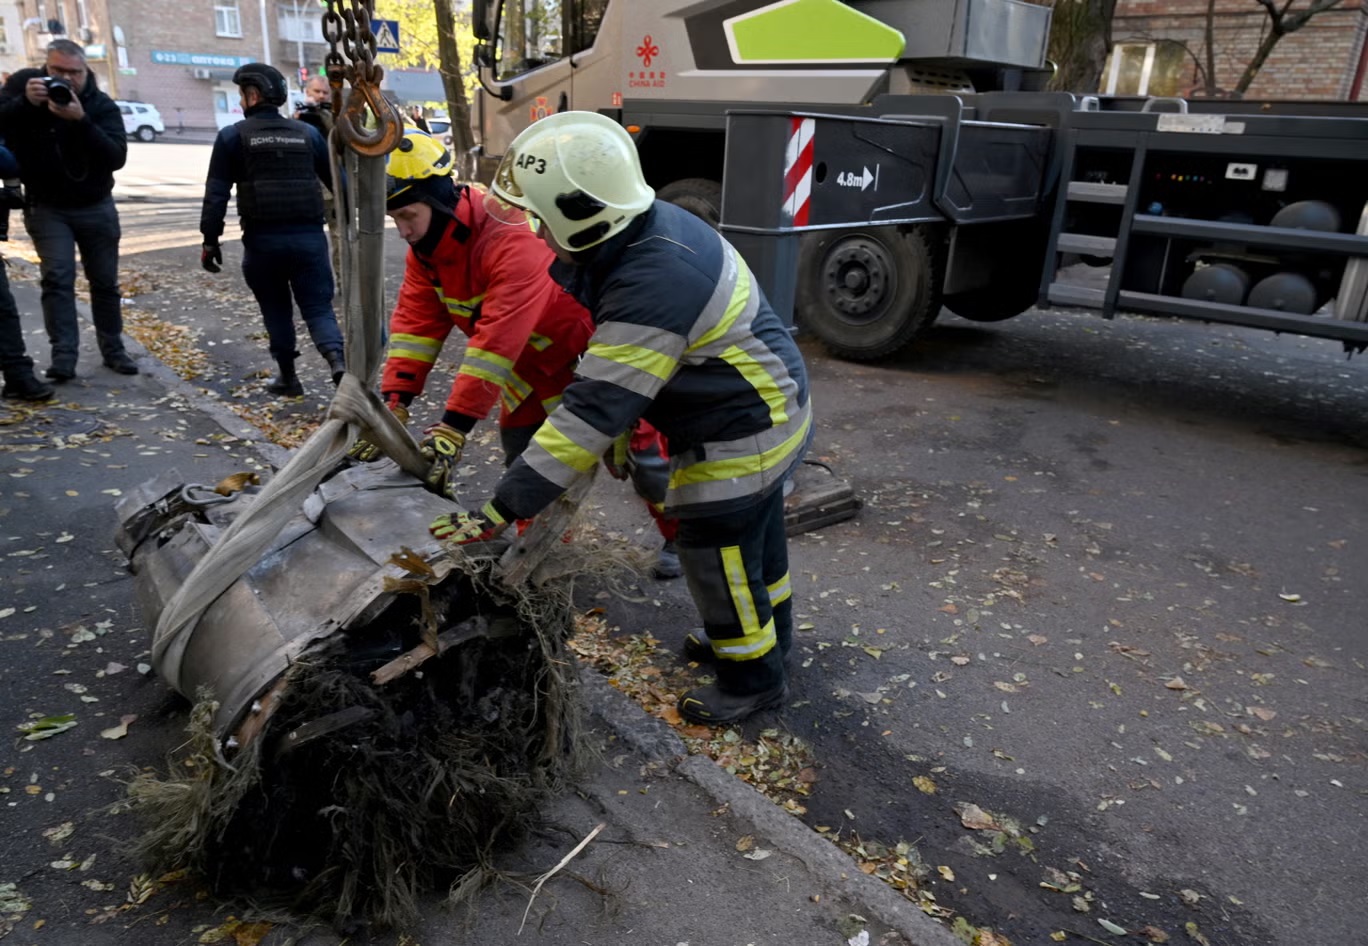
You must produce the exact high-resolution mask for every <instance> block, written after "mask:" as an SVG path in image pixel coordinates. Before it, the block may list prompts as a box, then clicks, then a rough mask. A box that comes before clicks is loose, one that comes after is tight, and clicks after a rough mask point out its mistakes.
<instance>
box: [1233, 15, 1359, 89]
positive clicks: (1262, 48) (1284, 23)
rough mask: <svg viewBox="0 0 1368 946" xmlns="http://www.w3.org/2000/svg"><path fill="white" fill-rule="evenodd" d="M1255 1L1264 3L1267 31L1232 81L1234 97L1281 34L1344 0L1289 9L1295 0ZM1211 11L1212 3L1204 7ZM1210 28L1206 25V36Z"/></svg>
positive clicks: (1248, 83) (1255, 73) (1254, 74)
mask: <svg viewBox="0 0 1368 946" xmlns="http://www.w3.org/2000/svg"><path fill="white" fill-rule="evenodd" d="M1255 2H1257V3H1258V4H1259V6H1261V7H1263V11H1264V14H1265V15H1266V16H1267V19H1268V22H1267V23H1265V24H1264V26H1265V29H1266V30H1267V32H1265V33H1264V34H1263V38H1262V39H1261V40H1260V41H1259V48H1258V49H1256V50H1255V51H1254V55H1253V57H1252V58H1251V59H1250V60H1249V63H1248V64H1247V65H1246V66H1245V67H1244V72H1243V73H1242V74H1241V75H1240V81H1239V82H1237V83H1235V90H1234V93H1233V94H1234V96H1235V97H1236V98H1243V97H1244V94H1245V93H1246V92H1248V91H1249V87H1250V86H1251V85H1253V84H1254V79H1255V77H1257V76H1258V74H1259V70H1260V69H1262V68H1263V66H1264V63H1265V62H1267V61H1268V55H1269V53H1271V52H1273V47H1274V46H1277V45H1278V43H1279V42H1280V41H1281V40H1282V38H1283V37H1284V36H1287V35H1288V34H1290V33H1295V32H1297V30H1299V29H1301V28H1302V27H1303V26H1305V25H1306V24H1307V23H1310V22H1311V20H1312V18H1313V17H1316V16H1319V15H1320V14H1322V13H1325V12H1326V11H1327V10H1333V9H1334V8H1335V7H1337V6H1339V5H1340V4H1341V3H1342V2H1343V0H1311V3H1310V5H1309V6H1307V7H1305V8H1304V9H1301V10H1293V9H1292V4H1293V3H1294V2H1295V0H1286V2H1285V3H1283V4H1282V6H1279V5H1278V3H1277V0H1255ZM1213 15H1214V4H1213V5H1211V6H1209V7H1208V9H1207V16H1208V18H1210V17H1212V16H1213ZM1210 32H1211V30H1210V28H1208V36H1209V35H1210Z"/></svg>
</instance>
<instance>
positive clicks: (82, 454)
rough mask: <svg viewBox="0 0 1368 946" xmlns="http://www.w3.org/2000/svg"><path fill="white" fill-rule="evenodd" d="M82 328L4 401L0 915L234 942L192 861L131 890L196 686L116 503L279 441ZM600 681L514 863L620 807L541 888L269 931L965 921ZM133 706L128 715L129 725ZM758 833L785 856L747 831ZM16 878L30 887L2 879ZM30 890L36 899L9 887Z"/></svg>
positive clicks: (674, 937)
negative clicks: (157, 613)
mask: <svg viewBox="0 0 1368 946" xmlns="http://www.w3.org/2000/svg"><path fill="white" fill-rule="evenodd" d="M14 290H15V297H16V300H17V302H18V304H19V309H20V311H21V312H23V313H26V319H25V325H26V328H28V329H30V330H31V331H30V334H29V335H28V336H27V338H28V342H29V350H30V354H31V355H32V356H34V360H35V361H36V362H37V364H38V365H39V368H40V370H41V368H42V367H44V366H45V365H46V364H47V353H46V348H47V346H46V340H45V339H44V338H43V337H42V333H41V330H37V329H38V327H39V325H40V323H41V319H39V318H38V317H37V315H36V313H37V312H38V293H37V289H36V287H35V286H32V285H28V284H22V283H20V284H16V285H15V287H14ZM32 330H37V331H32ZM85 341H86V347H85V349H84V350H83V351H82V357H81V363H80V365H79V366H78V373H79V376H78V378H77V379H76V380H75V381H73V382H71V383H68V384H66V385H63V386H62V387H61V388H60V389H59V397H58V399H57V400H56V401H53V402H52V403H51V404H49V405H44V406H40V407H36V408H34V407H30V406H21V405H18V404H16V403H15V402H5V404H4V405H3V411H0V474H3V475H2V476H0V521H3V524H4V530H3V538H4V556H5V565H6V576H7V580H6V582H5V589H4V591H3V592H0V648H3V649H0V693H3V696H0V706H3V708H4V710H5V713H4V718H5V719H7V720H8V721H9V726H10V727H11V729H10V733H11V736H12V737H13V738H12V739H11V741H10V742H9V743H8V746H9V749H8V752H7V754H6V758H5V762H4V764H3V765H0V772H2V777H0V792H3V793H4V795H5V798H4V802H5V806H6V807H5V812H6V815H7V817H8V821H9V824H8V830H6V831H5V832H4V837H3V840H0V864H3V865H4V866H3V868H0V905H5V904H8V905H9V906H7V908H6V909H7V911H8V912H0V937H3V936H4V935H5V933H6V932H8V930H7V928H6V924H7V923H8V924H12V927H13V932H11V933H10V935H11V936H13V941H14V942H16V943H20V944H29V943H37V942H42V943H48V944H52V943H57V944H63V946H65V944H72V946H75V944H82V946H84V944H105V943H110V944H113V943H125V942H128V941H129V936H130V931H132V935H134V936H138V937H140V938H141V939H142V940H143V941H145V942H147V943H172V942H178V943H179V942H210V941H218V940H209V939H204V938H203V937H204V936H206V935H209V932H212V931H213V930H215V929H218V928H221V927H223V924H224V923H225V922H226V921H228V920H229V919H230V917H231V915H232V913H233V911H232V910H230V909H228V908H226V907H223V906H222V905H221V904H218V903H216V902H215V901H214V900H213V899H212V898H203V897H200V896H199V895H198V894H199V892H200V891H199V889H198V886H197V885H196V883H195V881H194V880H193V879H192V878H185V879H181V880H170V881H168V880H166V879H164V878H162V879H158V878H152V879H150V884H151V887H152V893H151V895H150V896H149V897H147V898H146V900H145V901H144V902H142V903H141V904H137V905H133V904H130V902H129V897H128V895H129V892H130V889H132V890H133V891H134V895H133V899H134V900H136V899H137V898H138V895H139V892H145V891H146V890H147V888H148V884H149V880H148V879H138V875H139V874H140V871H141V867H140V866H139V865H138V864H136V863H135V862H133V861H131V860H130V859H129V858H128V857H127V856H126V854H125V853H124V851H125V850H126V848H127V844H128V842H129V840H130V839H132V838H133V837H135V836H136V834H137V831H138V826H137V824H136V822H135V821H134V820H133V818H132V817H131V816H130V815H129V814H127V813H126V812H125V813H113V812H112V811H111V809H110V806H111V805H113V804H114V803H116V802H117V801H118V800H119V799H120V797H121V793H122V785H121V782H122V780H124V779H126V778H127V777H128V775H129V774H130V773H131V772H132V771H133V770H134V769H137V768H140V767H147V766H154V767H155V766H160V765H161V764H162V762H163V760H164V758H165V756H166V755H167V754H168V753H170V752H172V751H173V750H174V749H175V747H176V746H177V745H178V744H179V743H180V741H181V739H182V735H181V734H182V730H183V727H184V725H185V722H186V709H187V704H186V702H185V701H184V700H182V699H181V698H179V697H177V696H175V695H174V694H173V693H171V692H170V690H169V689H168V688H167V686H166V685H165V684H164V683H162V682H161V681H160V680H158V679H156V678H155V676H153V675H152V674H150V673H149V672H147V671H146V669H145V668H146V662H147V661H148V659H149V658H148V648H149V635H148V632H147V630H146V629H144V628H143V627H142V626H141V624H140V621H139V617H138V612H137V609H136V606H135V602H134V601H133V600H132V592H133V584H132V581H131V577H130V576H129V574H128V573H127V570H126V568H125V562H124V559H123V557H122V555H121V554H120V553H119V552H118V550H117V549H116V548H114V545H113V541H112V532H113V529H114V513H113V505H114V502H115V499H116V497H117V496H118V495H119V494H120V493H121V492H124V491H127V490H128V489H130V488H132V487H134V486H136V485H137V484H140V483H142V482H144V481H145V480H147V479H149V478H151V477H152V476H153V475H155V474H158V473H161V472H164V471H166V470H168V469H176V470H178V471H179V472H180V474H181V476H182V477H183V478H184V479H185V480H186V481H187V482H205V483H213V482H215V481H217V480H218V479H220V478H222V477H223V476H226V475H228V474H230V473H233V472H237V471H240V470H248V469H260V470H263V471H267V470H268V469H269V467H270V465H271V464H272V463H279V462H280V461H281V459H282V451H280V450H279V448H275V447H273V446H272V445H270V444H266V443H263V442H260V441H259V440H257V439H256V437H257V436H258V435H257V434H254V433H253V428H250V427H248V426H247V425H246V424H245V423H244V422H242V421H241V420H239V419H238V418H237V417H236V416H234V415H232V414H230V413H228V412H227V411H225V410H223V409H222V408H220V407H217V406H216V405H214V404H212V403H209V402H205V401H204V400H203V399H201V398H200V397H199V396H198V395H197V394H196V392H195V391H194V390H193V389H192V388H191V387H190V386H189V385H186V384H184V383H183V382H181V381H180V380H179V379H178V378H176V377H175V376H174V375H172V374H171V373H170V372H169V370H167V369H166V368H164V367H162V366H161V365H160V364H159V363H157V362H156V361H155V360H153V359H152V358H151V357H150V356H148V355H147V353H146V352H145V351H144V350H142V348H141V347H140V346H138V345H137V344H136V343H135V342H131V340H130V351H131V352H132V353H133V354H134V356H135V358H136V359H137V360H138V362H139V365H140V367H142V369H143V374H141V375H139V376H137V377H132V378H126V377H123V376H120V375H116V374H114V373H112V372H110V371H108V370H107V369H105V368H104V367H103V366H102V365H101V364H100V360H99V357H98V354H96V353H95V352H94V350H93V348H92V342H93V333H92V332H91V331H90V329H89V322H88V317H87V320H86V322H85ZM584 681H585V689H586V691H587V693H588V695H589V701H590V703H591V705H592V708H593V720H592V726H591V739H592V741H593V744H594V746H595V747H597V748H598V749H599V761H598V762H597V763H596V764H595V765H593V766H591V767H590V769H589V771H587V772H586V774H585V776H584V778H583V780H582V781H581V783H580V784H579V785H578V786H577V792H575V793H570V794H567V795H566V796H565V797H563V798H561V799H558V800H557V801H555V802H554V803H553V804H551V805H550V806H549V808H548V810H547V811H546V825H547V830H546V831H544V832H542V833H540V834H539V835H534V836H533V837H532V838H531V839H530V840H529V841H527V842H526V843H524V844H523V845H522V846H520V847H519V848H517V849H515V850H513V851H509V852H506V853H505V854H504V855H503V856H502V857H501V859H500V863H501V865H502V866H504V867H506V868H508V869H510V870H515V871H517V870H521V871H526V872H529V873H531V874H533V875H536V874H541V873H543V872H545V871H547V870H549V869H551V868H552V867H553V866H555V865H556V864H557V863H558V862H559V861H560V860H561V858H563V857H564V856H565V855H566V854H567V853H568V852H569V851H570V850H571V849H572V848H573V847H574V846H575V845H576V844H577V843H578V842H579V841H580V839H582V838H583V837H585V836H586V835H587V834H589V832H590V831H591V830H593V828H594V826H595V825H597V824H598V823H600V822H604V823H606V825H607V827H606V828H605V829H604V830H603V832H602V833H601V834H600V835H599V836H598V838H597V839H596V840H595V841H594V842H593V843H591V844H590V845H589V846H588V847H586V848H585V849H584V851H583V852H581V853H580V854H579V855H578V856H577V857H576V858H575V859H574V860H573V861H572V862H571V863H570V864H569V865H568V866H567V868H566V869H565V870H563V871H561V872H560V873H558V874H557V875H556V876H555V877H553V878H552V879H551V880H550V881H548V882H547V883H546V885H545V886H544V887H543V888H542V890H541V892H540V893H539V895H538V896H537V898H536V900H535V901H534V902H533V903H532V905H531V908H530V910H528V900H529V894H528V891H526V890H523V889H518V888H514V887H512V886H510V885H500V886H496V887H494V888H492V889H490V890H489V891H488V892H487V893H486V894H485V895H484V896H483V897H482V899H481V900H480V901H479V904H478V907H477V909H476V910H475V911H471V912H469V913H466V912H456V913H453V912H450V911H448V910H445V909H443V908H442V907H441V905H440V897H433V898H432V900H431V903H430V908H429V909H426V910H425V912H424V918H423V920H422V922H421V923H420V924H419V925H418V926H417V928H415V929H412V930H409V931H408V933H409V935H410V936H411V937H412V938H411V939H408V940H401V939H400V937H399V934H396V933H385V934H377V935H376V936H375V937H374V938H367V937H365V936H361V937H358V936H355V935H353V936H350V937H345V938H344V937H341V936H339V935H336V934H333V933H331V932H322V931H313V932H305V933H303V934H302V935H301V933H300V931H299V930H297V929H296V930H290V929H287V928H285V927H276V928H274V929H272V930H271V931H270V932H269V933H268V934H267V936H266V938H265V939H264V940H262V941H263V942H265V943H267V944H284V943H285V942H287V941H289V940H290V937H291V936H294V937H296V938H295V939H294V941H295V942H298V943H301V944H309V946H322V944H334V943H340V942H343V941H346V942H350V943H359V942H374V943H397V942H401V941H403V942H419V943H435V942H471V943H489V944H495V943H506V942H511V941H512V940H513V939H514V938H515V937H516V936H517V934H518V931H519V928H520V925H521V924H522V921H523V916H524V912H525V911H526V913H527V917H526V929H525V930H524V931H523V934H522V935H523V937H525V939H526V940H527V941H528V942H537V943H546V944H552V946H562V944H564V946H571V944H577V946H578V944H585V943H589V944H596V946H598V944H641V946H676V944H682V943H688V944H691V946H733V944H735V946H747V944H757V946H758V944H762V943H776V944H778V943H788V944H796V946H806V944H833V946H840V944H844V943H846V942H847V941H848V940H849V939H850V938H851V937H855V942H857V943H858V942H869V943H888V944H894V943H910V944H915V946H951V944H955V943H958V942H959V940H957V939H955V938H954V937H952V936H951V935H950V934H949V933H948V932H946V931H945V929H944V928H943V927H941V926H939V925H938V924H936V923H935V922H934V921H932V920H930V919H929V918H927V917H926V916H925V915H924V914H922V913H921V911H920V910H918V909H917V908H916V907H915V906H913V905H912V904H911V903H909V902H908V901H906V900H904V899H903V898H902V897H900V896H899V895H898V894H896V893H895V892H893V891H892V890H891V889H890V888H888V887H886V886H885V885H884V884H883V883H882V882H880V881H877V880H874V879H873V878H870V877H867V876H865V875H864V874H861V873H860V872H859V871H858V870H857V869H856V867H855V865H854V864H853V863H852V862H851V860H850V859H849V858H848V857H846V856H845V855H844V854H842V853H841V852H840V851H839V850H837V849H836V848H835V846H834V845H832V844H831V843H829V842H828V841H826V840H823V839H822V838H820V837H819V836H818V835H816V834H815V833H813V832H812V831H810V830H808V829H807V828H806V827H804V826H803V824H802V823H801V822H799V821H798V820H797V819H795V818H793V817H791V816H790V815H787V814H785V813H783V812H782V811H781V810H780V809H778V808H777V807H776V806H774V805H773V804H771V803H770V802H768V801H767V800H765V799H764V798H762V797H761V796H760V795H758V794H757V793H756V792H755V791H753V790H752V789H751V788H749V787H748V786H746V785H745V784H743V783H742V782H740V781H738V780H736V779H734V778H732V777H730V776H728V775H726V773H724V772H723V771H722V770H721V769H719V768H718V767H717V766H716V765H714V764H713V763H712V762H711V761H709V760H707V759H704V758H700V757H689V756H688V755H687V754H686V753H685V751H684V748H683V745H682V744H681V743H680V742H679V740H678V739H677V737H676V736H675V735H674V733H673V731H672V730H670V729H669V728H668V727H666V726H665V725H664V724H663V723H660V722H658V721H657V720H654V719H651V718H648V717H646V716H645V715H644V714H643V713H642V712H641V710H640V709H639V708H638V707H637V706H636V705H635V704H633V703H631V702H630V701H628V700H627V699H626V698H625V697H623V696H621V695H620V694H618V693H617V692H616V691H614V690H612V689H611V688H610V687H609V686H608V685H607V684H606V682H604V681H603V680H602V678H601V677H599V676H598V675H597V674H594V673H586V674H585V675H584ZM66 713H72V714H75V716H76V723H77V725H76V726H75V727H74V728H73V729H70V730H68V731H66V732H63V733H60V734H59V735H56V736H54V737H53V738H51V739H47V740H43V741H37V742H27V741H23V740H22V738H18V737H19V734H18V733H16V732H15V731H14V729H13V727H15V726H18V725H19V724H20V723H22V722H24V721H26V720H28V719H30V718H34V717H42V716H50V715H58V714H66ZM121 725H126V729H127V735H126V737H119V736H118V734H119V727H120V726H121ZM746 835H751V836H753V837H754V848H759V849H763V850H766V851H769V852H771V854H770V856H768V857H765V858H763V859H755V858H754V857H746V856H745V855H743V854H742V853H741V852H739V851H738V850H737V842H738V841H739V840H740V839H741V838H742V837H744V836H746ZM754 848H752V851H753V850H754ZM572 875H578V876H579V877H581V878H584V879H585V880H587V881H590V882H592V883H593V884H594V885H596V886H597V887H599V888H604V889H606V890H608V891H610V893H609V894H608V895H607V896H604V895H602V894H601V893H599V892H595V891H594V890H591V889H590V888H589V887H588V886H585V885H584V884H582V883H579V882H576V880H575V879H574V877H573V876H572ZM6 884H14V885H16V888H17V889H16V891H15V892H14V893H10V894H6V893H5V889H6V888H5V887H4V885H6ZM15 897H18V898H20V899H19V900H15V899H14V898H15ZM23 902H27V904H28V906H27V908H26V909H23V908H19V909H15V908H14V907H15V905H18V906H19V907H22V903H23ZM239 915H240V914H239ZM852 915H853V916H854V917H856V918H857V919H852ZM862 930H864V931H867V932H868V939H867V940H861V939H860V938H859V935H858V934H859V933H860V931H862ZM206 931H209V932H206ZM232 939H233V937H232V936H227V937H226V938H225V939H224V940H223V941H225V942H226V941H231V940H232ZM241 941H242V940H239V942H241Z"/></svg>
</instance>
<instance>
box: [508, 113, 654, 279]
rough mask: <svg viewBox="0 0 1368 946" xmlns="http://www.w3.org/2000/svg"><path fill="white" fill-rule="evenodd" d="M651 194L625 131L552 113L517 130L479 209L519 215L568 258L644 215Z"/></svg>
mask: <svg viewBox="0 0 1368 946" xmlns="http://www.w3.org/2000/svg"><path fill="white" fill-rule="evenodd" d="M654 200H655V191H654V190H652V189H651V188H650V187H649V186H648V185H647V184H646V178H645V176H644V175H643V174H642V173H641V159H640V158H639V157H638V156H637V150H636V144H635V143H634V142H633V141H632V137H631V135H629V134H628V133H627V129H625V128H623V127H622V126H621V125H619V124H618V123H617V122H615V121H613V120H612V119H611V118H608V117H607V116H605V115H600V114H598V113H597V112H559V113H557V114H555V115H548V116H547V117H546V118H543V119H541V120H540V121H537V122H535V123H533V124H532V125H530V126H529V127H528V128H526V129H524V130H523V132H522V133H521V134H519V135H518V137H516V138H514V139H513V141H512V143H511V144H510V145H509V146H508V152H507V153H506V154H505V155H504V157H503V160H502V161H501V162H500V163H499V168H498V170H497V171H496V172H495V173H494V183H493V186H492V188H491V190H490V196H489V199H488V200H487V201H486V209H488V210H489V212H490V213H491V214H492V215H494V216H495V217H498V216H499V208H498V207H497V206H491V205H497V204H499V203H502V204H503V205H504V209H503V213H504V215H505V216H506V215H507V207H508V206H509V205H511V206H513V207H517V208H519V209H521V210H525V211H527V212H528V213H530V214H533V215H534V216H536V217H537V218H538V219H539V220H541V222H542V225H543V226H545V227H546V228H547V229H548V230H549V231H550V233H551V236H552V238H553V239H554V240H555V241H556V243H558V244H559V245H560V246H562V247H564V248H565V249H567V250H570V251H572V252H578V251H580V250H586V249H588V248H589V247H592V246H597V245H598V244H600V243H602V242H603V241H604V240H607V239H609V238H611V237H612V236H614V235H615V234H617V233H620V232H621V231H622V230H624V229H625V228H626V227H627V225H628V224H629V223H631V222H632V220H633V218H635V217H637V216H638V215H640V214H643V213H645V212H646V211H647V210H649V209H650V207H651V204H652V202H653V201H654Z"/></svg>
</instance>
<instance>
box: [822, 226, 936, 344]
mask: <svg viewBox="0 0 1368 946" xmlns="http://www.w3.org/2000/svg"><path fill="white" fill-rule="evenodd" d="M934 259H935V257H934V254H933V253H932V251H931V247H930V246H929V245H928V243H927V239H926V234H925V233H924V232H923V231H922V230H921V229H914V230H910V231H907V232H900V231H898V230H897V229H896V228H894V227H878V228H875V229H870V230H845V231H822V232H817V233H811V234H807V235H805V236H804V237H803V238H802V240H801V241H800V242H799V245H798V291H797V306H796V307H797V310H798V311H797V315H798V324H799V325H801V326H802V327H804V328H806V329H808V330H809V331H811V332H812V334H814V335H816V336H817V337H818V338H819V339H821V341H822V343H823V344H824V345H826V347H827V350H828V351H830V352H831V353H832V354H833V355H835V356H836V357H838V358H849V359H851V360H852V361H871V360H873V359H875V358H882V357H883V356H885V355H891V354H893V353H894V352H896V351H898V350H900V349H902V348H904V347H906V346H907V345H908V344H910V343H911V342H912V340H913V339H915V338H916V337H917V335H918V333H920V332H921V331H922V330H923V329H925V328H926V327H927V326H929V325H930V324H931V323H932V322H934V321H935V319H936V314H937V312H939V311H940V292H939V288H940V286H939V284H940V280H939V279H938V278H937V276H936V268H935V266H934Z"/></svg>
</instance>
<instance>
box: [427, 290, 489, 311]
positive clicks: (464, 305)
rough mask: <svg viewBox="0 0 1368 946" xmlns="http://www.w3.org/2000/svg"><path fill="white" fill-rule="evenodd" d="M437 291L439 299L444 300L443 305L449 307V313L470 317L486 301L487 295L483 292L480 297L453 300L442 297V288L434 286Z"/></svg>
mask: <svg viewBox="0 0 1368 946" xmlns="http://www.w3.org/2000/svg"><path fill="white" fill-rule="evenodd" d="M432 288H433V289H435V290H436V291H437V298H438V299H441V300H442V304H443V305H445V306H446V307H447V311H449V312H454V313H456V314H457V315H470V313H472V312H474V311H475V307H476V306H477V305H479V304H480V303H481V302H483V301H484V297H485V294H484V293H483V292H482V293H480V294H479V295H478V296H474V297H472V298H470V299H453V298H451V297H450V296H445V295H442V287H441V286H433V287H432Z"/></svg>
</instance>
